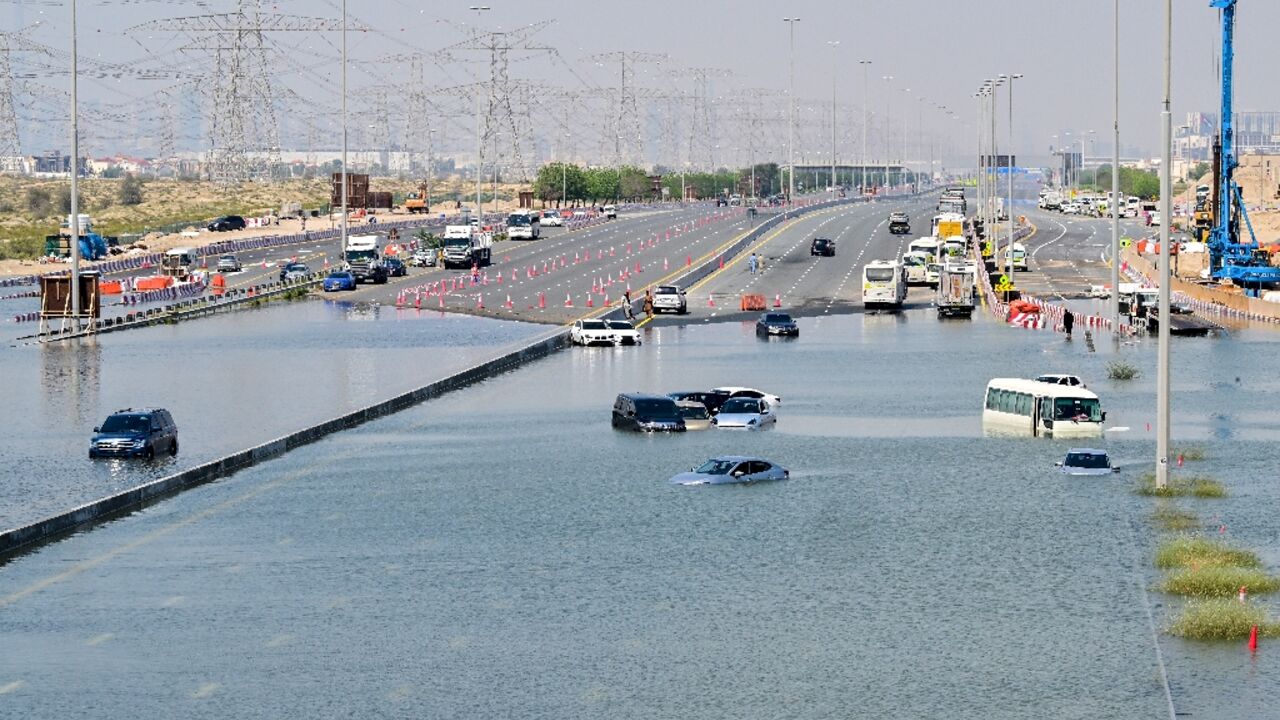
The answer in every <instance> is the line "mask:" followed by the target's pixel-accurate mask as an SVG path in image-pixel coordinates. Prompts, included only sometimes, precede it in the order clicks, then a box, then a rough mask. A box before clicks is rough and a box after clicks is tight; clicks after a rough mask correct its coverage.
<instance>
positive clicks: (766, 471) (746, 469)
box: [669, 455, 791, 485]
mask: <svg viewBox="0 0 1280 720" xmlns="http://www.w3.org/2000/svg"><path fill="white" fill-rule="evenodd" d="M789 477H791V471H790V470H787V469H786V468H784V467H782V466H781V465H776V464H774V463H772V462H770V461H768V460H765V459H764V458H758V457H748V456H745V455H722V456H720V457H713V458H711V459H710V460H708V461H706V462H704V463H702V465H700V466H698V467H696V468H690V469H689V472H682V473H680V474H679V475H676V476H675V477H673V478H671V480H670V481H669V482H670V483H671V484H672V485H731V484H734V483H753V482H762V481H766V480H786V479H787V478H789Z"/></svg>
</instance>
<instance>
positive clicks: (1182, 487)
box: [1136, 472, 1227, 498]
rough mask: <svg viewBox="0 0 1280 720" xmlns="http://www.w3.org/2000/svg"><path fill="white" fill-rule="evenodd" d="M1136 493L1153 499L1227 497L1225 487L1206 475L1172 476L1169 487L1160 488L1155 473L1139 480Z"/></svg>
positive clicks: (1147, 474) (1145, 475) (1143, 476)
mask: <svg viewBox="0 0 1280 720" xmlns="http://www.w3.org/2000/svg"><path fill="white" fill-rule="evenodd" d="M1136 492H1137V493H1138V494H1139V495H1148V496H1151V497H1198V498H1224V497H1226V496H1227V488H1226V486H1225V485H1223V484H1222V483H1220V482H1218V481H1217V480H1214V479H1213V478H1210V477H1206V476H1204V475H1188V476H1186V477H1179V476H1176V475H1174V476H1170V477H1169V483H1168V485H1167V486H1165V487H1163V488H1158V487H1156V476H1155V473H1150V472H1149V473H1145V474H1144V475H1142V477H1140V478H1138V487H1137V489H1136Z"/></svg>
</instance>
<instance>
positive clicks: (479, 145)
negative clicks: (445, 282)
mask: <svg viewBox="0 0 1280 720" xmlns="http://www.w3.org/2000/svg"><path fill="white" fill-rule="evenodd" d="M344 1H345V0H344ZM468 9H470V10H474V11H475V13H476V40H477V42H478V41H479V40H480V14H481V13H483V12H485V11H486V10H488V9H489V6H488V5H472V6H470V7H469V8H468ZM483 157H484V140H483V139H482V136H481V135H480V86H479V83H477V84H476V220H478V221H479V222H480V223H481V224H482V225H483V224H484V206H482V205H481V204H480V183H481V182H482V181H483V178H484V160H483Z"/></svg>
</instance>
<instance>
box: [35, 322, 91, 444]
mask: <svg viewBox="0 0 1280 720" xmlns="http://www.w3.org/2000/svg"><path fill="white" fill-rule="evenodd" d="M39 354H40V386H41V389H42V390H43V394H44V396H45V397H47V398H49V399H50V401H49V402H46V403H43V404H42V405H41V406H40V410H41V411H42V412H47V413H53V416H46V419H47V421H48V422H49V424H50V426H57V425H61V424H66V425H70V426H73V427H76V426H83V425H85V424H86V423H91V422H96V421H97V420H101V418H98V417H96V415H97V413H98V406H99V404H100V403H99V393H100V389H101V368H102V346H101V345H100V344H99V339H98V338H96V337H87V338H83V339H80V340H73V341H69V342H59V343H48V344H44V345H41V346H39Z"/></svg>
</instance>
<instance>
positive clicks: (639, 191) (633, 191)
mask: <svg viewBox="0 0 1280 720" xmlns="http://www.w3.org/2000/svg"><path fill="white" fill-rule="evenodd" d="M651 192H653V188H652V187H651V186H650V184H649V175H648V174H647V173H645V171H643V170H641V169H640V168H638V167H630V166H627V167H623V168H621V169H620V170H618V194H619V196H620V197H623V198H627V199H628V200H637V199H640V198H645V197H648V196H649V194H650V193H651Z"/></svg>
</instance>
